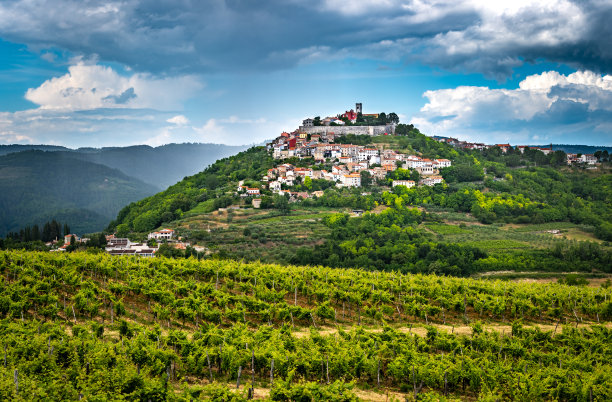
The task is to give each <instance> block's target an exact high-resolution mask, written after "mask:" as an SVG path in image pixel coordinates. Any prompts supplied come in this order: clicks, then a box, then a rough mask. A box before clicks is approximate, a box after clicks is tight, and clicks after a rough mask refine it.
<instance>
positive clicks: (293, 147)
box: [239, 129, 452, 198]
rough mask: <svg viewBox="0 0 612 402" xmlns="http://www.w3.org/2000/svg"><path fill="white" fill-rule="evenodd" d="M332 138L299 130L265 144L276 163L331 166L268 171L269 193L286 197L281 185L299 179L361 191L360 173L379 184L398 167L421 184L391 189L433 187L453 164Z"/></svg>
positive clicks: (395, 183) (288, 166)
mask: <svg viewBox="0 0 612 402" xmlns="http://www.w3.org/2000/svg"><path fill="white" fill-rule="evenodd" d="M335 138H336V136H335V135H334V133H329V132H328V133H323V134H311V135H307V134H304V133H303V132H301V131H300V130H299V129H298V130H296V131H294V132H292V133H287V132H283V133H282V134H281V135H280V136H279V137H277V138H276V139H275V140H274V141H272V142H271V143H269V144H268V149H269V150H270V151H271V152H272V155H273V157H274V158H275V159H286V158H293V157H295V158H300V159H302V158H313V160H314V162H315V163H325V162H332V166H331V169H329V170H323V169H322V170H317V169H316V168H312V167H307V168H300V167H295V166H293V165H291V164H289V163H284V164H281V165H279V166H277V167H276V168H273V169H270V170H268V172H267V174H266V175H265V176H264V177H263V178H262V181H263V182H265V183H267V186H268V188H269V189H270V191H272V192H273V193H275V194H285V193H287V192H288V190H283V189H282V187H283V185H285V186H287V187H290V186H293V185H294V184H297V181H298V178H301V181H302V182H303V181H304V180H305V178H306V177H308V178H310V179H319V180H329V181H332V182H334V183H335V185H336V187H360V186H361V173H362V172H368V173H369V174H370V177H372V178H373V179H381V180H382V179H385V177H386V176H387V173H388V172H390V171H394V170H396V169H397V168H398V167H401V168H403V169H414V170H416V171H417V172H419V175H420V177H421V180H420V181H419V183H415V182H414V181H411V180H395V181H393V186H398V185H405V186H407V187H414V186H415V185H426V186H433V185H435V184H438V183H442V182H443V179H442V176H440V171H439V169H441V168H443V167H448V166H451V164H452V162H451V161H450V160H448V159H435V160H430V159H426V158H422V157H420V156H418V155H407V154H402V153H399V152H397V151H395V150H392V149H378V148H372V147H366V146H361V145H354V144H337V143H334V140H335ZM239 190H241V191H243V192H244V190H245V188H244V186H243V185H242V183H240V184H239ZM250 190H251V189H246V191H247V192H248V191H250ZM255 190H257V189H252V191H253V192H254V191H255ZM315 193H316V192H315ZM321 193H322V192H321ZM254 194H257V193H254ZM313 195H315V196H316V195H317V194H314V193H313ZM301 198H304V197H301Z"/></svg>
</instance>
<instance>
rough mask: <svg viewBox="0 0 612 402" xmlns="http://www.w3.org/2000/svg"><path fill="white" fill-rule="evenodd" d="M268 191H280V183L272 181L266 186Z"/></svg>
mask: <svg viewBox="0 0 612 402" xmlns="http://www.w3.org/2000/svg"><path fill="white" fill-rule="evenodd" d="M268 188H269V189H270V191H272V192H275V191H278V190H280V189H281V183H280V182H279V181H272V182H270V184H268Z"/></svg>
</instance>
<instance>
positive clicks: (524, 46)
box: [0, 0, 612, 78]
mask: <svg viewBox="0 0 612 402" xmlns="http://www.w3.org/2000/svg"><path fill="white" fill-rule="evenodd" d="M491 3H492V4H491V5H483V4H484V3H483V2H476V1H474V2H469V1H468V2H450V1H449V2H446V1H419V2H411V1H407V2H400V1H396V0H384V1H379V2H376V1H372V0H369V1H368V0H363V1H360V2H340V1H336V0H321V1H319V2H313V1H301V0H283V1H276V0H265V1H257V2H254V1H247V0H227V1H222V0H210V1H196V0H173V1H168V0H124V1H104V2H102V1H76V0H34V1H32V0H30V1H17V0H14V1H4V2H2V3H1V4H0V37H2V38H4V39H7V40H11V41H15V42H18V43H26V44H28V45H30V46H32V47H34V48H38V47H40V48H44V47H58V48H61V49H66V50H69V51H71V52H74V53H77V54H83V55H85V56H90V55H92V54H97V55H98V56H99V57H100V58H101V59H103V60H107V61H116V62H120V63H123V64H125V65H128V66H131V67H134V68H136V69H140V70H146V71H152V72H158V73H160V72H161V73H179V72H190V73H193V72H218V71H228V70H229V71H250V70H271V69H283V68H290V67H292V66H295V65H296V64H298V63H302V62H314V61H318V60H322V59H333V58H344V57H356V58H370V59H378V60H396V61H397V60H404V61H407V62H409V61H414V60H417V61H421V62H424V63H428V64H431V65H435V66H441V67H443V68H446V69H450V70H463V71H477V72H482V73H485V74H486V75H488V76H496V77H499V78H503V77H507V76H508V75H509V74H511V72H512V69H513V68H515V67H516V66H518V65H520V64H522V63H523V62H524V61H536V60H539V59H547V60H549V61H553V62H562V63H566V64H570V65H572V66H573V67H575V68H577V69H591V70H594V71H598V72H610V71H612V50H611V47H610V46H609V44H608V43H607V42H608V38H609V37H610V34H611V33H612V32H611V28H610V27H609V26H610V25H611V24H609V23H608V22H609V21H610V17H612V7H611V6H610V5H608V4H605V3H602V2H595V1H582V2H570V1H557V2H550V3H547V2H538V3H533V4H531V3H528V2H526V3H525V4H522V5H520V4H519V2H509V5H508V7H500V6H498V5H497V3H496V2H491ZM517 4H519V5H517Z"/></svg>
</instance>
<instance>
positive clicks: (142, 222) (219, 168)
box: [110, 147, 274, 232]
mask: <svg viewBox="0 0 612 402" xmlns="http://www.w3.org/2000/svg"><path fill="white" fill-rule="evenodd" d="M273 165H274V159H272V157H271V156H270V154H269V153H268V152H267V151H266V150H265V148H263V147H253V148H250V149H248V150H246V151H244V152H240V153H239V154H237V155H234V156H231V157H229V158H224V159H220V160H218V161H216V162H215V163H213V164H212V165H211V166H209V167H208V168H206V169H205V170H204V171H202V172H200V173H198V174H195V175H193V176H190V177H186V178H184V179H183V180H182V181H180V182H178V183H176V184H175V185H173V186H171V187H169V188H168V189H166V190H165V191H162V192H160V193H158V194H155V195H154V196H151V197H149V198H146V199H143V200H140V201H138V202H134V203H132V204H130V205H128V206H126V207H125V208H123V209H122V210H121V211H120V212H119V215H118V216H117V219H116V221H113V222H112V223H111V225H110V227H111V228H117V229H118V230H119V231H120V232H129V231H132V230H134V231H137V232H145V231H147V230H151V229H154V228H156V227H157V226H158V225H160V224H162V223H163V222H170V221H173V220H175V219H179V218H180V217H181V216H182V215H183V213H184V212H187V211H189V210H191V209H192V208H194V207H195V206H197V205H198V204H205V205H208V204H210V206H211V207H213V208H212V209H216V208H218V207H219V206H227V205H229V204H231V202H232V196H227V195H225V193H226V191H227V190H228V189H229V188H232V189H234V190H235V188H234V186H232V183H237V182H238V181H239V180H243V179H246V178H255V177H261V176H262V175H263V174H265V173H266V172H267V170H268V169H269V168H271V167H272V166H273ZM213 204H214V205H213ZM215 207H216V208H215ZM212 209H211V210H212Z"/></svg>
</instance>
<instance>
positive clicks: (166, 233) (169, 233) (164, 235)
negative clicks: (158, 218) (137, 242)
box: [147, 229, 174, 240]
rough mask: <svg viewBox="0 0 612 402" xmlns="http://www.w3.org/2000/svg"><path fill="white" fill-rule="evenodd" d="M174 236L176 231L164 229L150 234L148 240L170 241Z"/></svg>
mask: <svg viewBox="0 0 612 402" xmlns="http://www.w3.org/2000/svg"><path fill="white" fill-rule="evenodd" d="M173 236H174V230H172V229H162V230H160V231H159V232H153V233H149V235H148V236H147V238H148V239H155V240H170V239H172V237H173Z"/></svg>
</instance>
